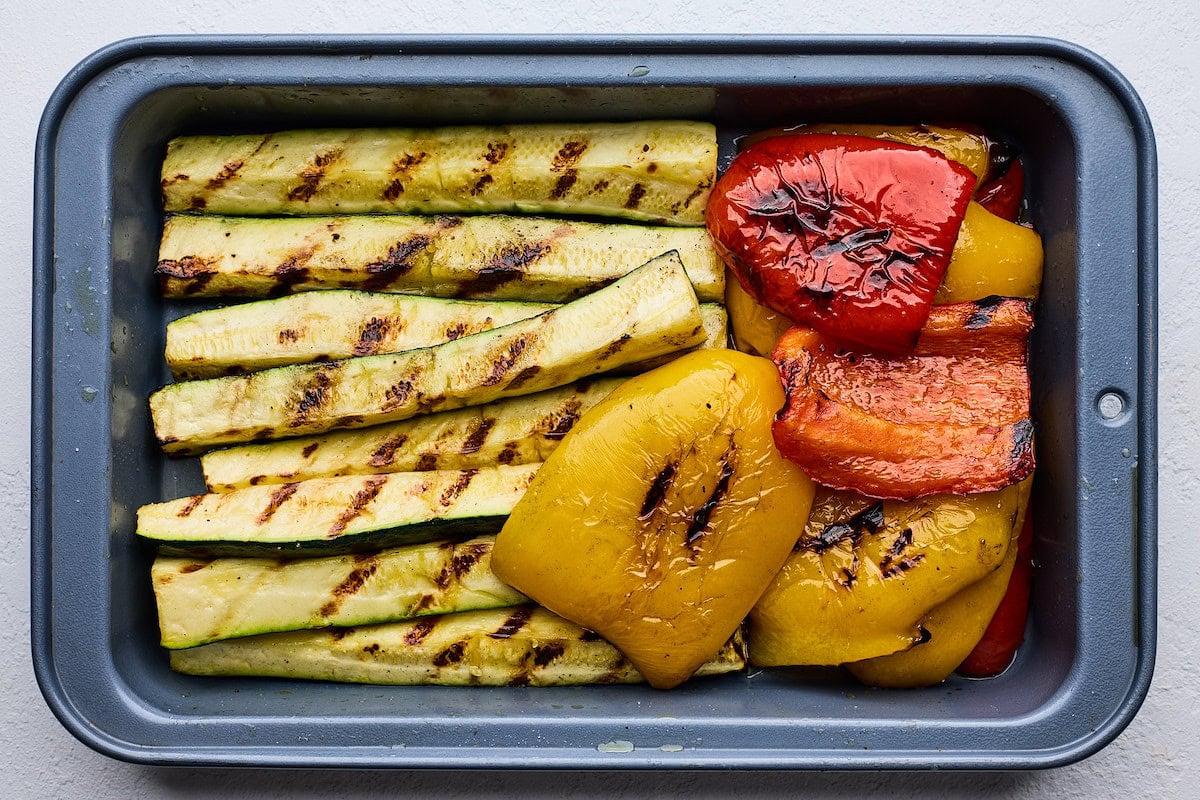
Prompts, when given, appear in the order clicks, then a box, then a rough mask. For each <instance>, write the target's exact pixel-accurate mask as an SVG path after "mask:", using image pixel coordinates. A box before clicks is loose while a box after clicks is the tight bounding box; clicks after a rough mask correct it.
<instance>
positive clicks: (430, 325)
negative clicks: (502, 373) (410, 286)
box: [166, 291, 554, 380]
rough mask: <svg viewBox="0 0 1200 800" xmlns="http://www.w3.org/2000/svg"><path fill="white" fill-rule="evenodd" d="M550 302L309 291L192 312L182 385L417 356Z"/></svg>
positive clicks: (174, 351) (180, 367) (183, 326)
mask: <svg viewBox="0 0 1200 800" xmlns="http://www.w3.org/2000/svg"><path fill="white" fill-rule="evenodd" d="M552 308H554V306H551V305H547V304H546V303H511V302H498V301H490V302H484V301H472V300H442V299H439V298H432V297H417V296H414V295H403V294H380V293H375V292H353V291H328V292H304V293H302V294H296V295H291V296H289V297H280V298H278V299H275V300H261V301H259V302H255V303H240V304H238V305H233V306H227V307H225V308H214V309H212V310H210V311H201V312H199V313H196V314H189V315H188V316H186V317H180V318H179V319H177V320H175V321H173V322H170V323H168V324H167V350H166V358H167V366H169V367H170V368H171V374H172V375H173V376H174V377H175V380H195V379H197V378H218V377H221V376H224V375H241V374H244V373H247V372H258V371H260V370H264V369H270V368H272V367H283V366H287V365H289V364H307V363H311V362H313V361H333V360H336V359H342V358H354V357H357V356H373V355H377V354H379V353H397V352H401V351H403V350H416V349H419V348H422V347H430V346H432V345H435V344H442V343H443V342H449V341H453V340H454V339H460V338H462V337H463V336H470V335H471V334H475V333H479V332H481V331H490V330H492V329H493V328H498V327H501V326H504V325H509V324H511V323H513V322H517V321H519V320H523V319H529V318H530V317H536V316H537V315H538V314H542V313H544V312H546V311H549V310H550V309H552Z"/></svg>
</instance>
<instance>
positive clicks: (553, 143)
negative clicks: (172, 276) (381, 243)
mask: <svg viewBox="0 0 1200 800" xmlns="http://www.w3.org/2000/svg"><path fill="white" fill-rule="evenodd" d="M716 163H717V138H716V128H715V127H714V126H713V125H711V124H710V123H706V122H687V121H643V122H625V123H588V124H579V123H570V124H540V125H504V126H490V127H482V126H472V127H452V128H426V129H411V128H410V129H402V128H392V129H340V130H338V129H334V130H298V131H283V132H280V133H269V134H265V135H263V134H250V135H240V136H184V137H180V138H177V139H173V140H171V141H170V142H169V143H168V145H167V156H166V159H165V161H164V162H163V169H162V182H161V186H162V194H163V204H164V207H165V208H166V210H167V211H194V212H206V213H215V214H244V215H267V214H362V213H379V212H389V211H390V212H396V211H415V212H419V213H437V212H475V213H487V212H495V211H520V212H535V213H537V212H543V213H555V214H597V215H602V216H616V217H624V218H628V219H637V220H651V221H655V222H665V223H671V224H676V225H697V226H698V225H703V224H704V208H705V204H706V202H707V199H708V194H709V191H710V189H711V187H712V184H713V180H714V178H715V176H716Z"/></svg>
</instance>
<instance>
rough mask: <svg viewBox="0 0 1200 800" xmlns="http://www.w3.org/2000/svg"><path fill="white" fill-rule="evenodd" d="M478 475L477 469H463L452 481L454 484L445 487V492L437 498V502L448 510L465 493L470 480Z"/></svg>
mask: <svg viewBox="0 0 1200 800" xmlns="http://www.w3.org/2000/svg"><path fill="white" fill-rule="evenodd" d="M478 474H479V470H477V469H465V470H463V471H462V472H460V473H459V475H458V477H457V478H455V479H454V483H452V484H450V485H449V486H447V487H446V489H445V491H443V492H442V496H441V497H439V498H438V502H439V503H441V504H442V505H443V506H445V507H446V508H449V507H450V505H451V504H452V503H453V502H454V501H455V500H456V499H457V498H458V496H459V495H460V494H462V493H463V492H464V491H466V489H467V487H468V486H470V485H471V480H472V479H473V478H474V477H475V476H476V475H478Z"/></svg>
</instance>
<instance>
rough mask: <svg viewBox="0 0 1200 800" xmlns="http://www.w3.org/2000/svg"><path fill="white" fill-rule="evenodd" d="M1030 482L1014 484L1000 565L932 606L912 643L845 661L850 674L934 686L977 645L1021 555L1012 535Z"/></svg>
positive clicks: (875, 681)
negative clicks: (1013, 511)
mask: <svg viewBox="0 0 1200 800" xmlns="http://www.w3.org/2000/svg"><path fill="white" fill-rule="evenodd" d="M1032 483H1033V481H1032V479H1030V478H1026V479H1025V480H1024V481H1022V482H1021V483H1020V484H1018V488H1017V493H1018V499H1017V502H1018V507H1019V508H1020V511H1018V513H1017V519H1016V522H1015V523H1014V524H1013V528H1012V534H1011V538H1010V543H1009V547H1008V552H1007V553H1006V554H1005V556H1004V561H1003V562H1001V564H1000V566H999V567H998V568H996V569H995V570H993V571H992V572H991V573H989V574H988V575H985V576H984V577H983V578H981V579H980V580H978V581H976V582H975V583H973V584H971V585H970V586H968V587H967V588H965V589H963V590H962V591H961V592H959V593H958V594H956V595H954V596H953V597H951V598H950V599H949V600H947V601H945V602H944V603H941V604H940V605H937V606H935V607H934V608H933V609H931V610H930V611H929V613H928V614H926V615H925V618H924V619H922V620H921V623H920V625H921V628H922V629H924V630H925V632H926V634H925V635H923V636H922V637H921V639H920V640H918V642H917V643H916V644H914V645H913V646H912V647H910V648H909V649H907V650H902V651H900V652H899V653H893V654H892V655H890V656H879V657H878V658H870V659H867V660H866V661H857V662H854V663H851V664H847V665H846V668H847V669H848V670H849V671H850V674H851V675H853V676H854V677H855V678H858V680H860V681H862V682H863V683H865V684H867V685H869V686H882V687H889V688H910V687H916V686H933V685H935V684H938V683H941V682H942V681H944V680H946V679H947V678H948V677H950V676H951V675H952V674H953V673H954V671H955V669H956V668H957V667H958V666H959V664H961V663H962V661H963V659H964V658H965V657H966V656H967V654H968V653H971V652H972V651H973V649H976V645H978V644H982V642H981V639H982V638H983V636H984V631H985V630H987V629H988V627H989V625H988V623H989V622H990V621H991V620H992V618H993V615H994V614H995V613H996V610H997V608H998V607H999V606H1000V605H1001V602H1002V598H1004V597H1005V596H1006V591H1007V588H1008V585H1009V582H1010V579H1011V576H1012V575H1013V572H1014V569H1013V568H1014V566H1015V565H1016V563H1017V561H1018V559H1019V558H1020V557H1021V555H1020V553H1019V547H1018V546H1017V539H1018V536H1019V533H1020V531H1021V530H1022V527H1023V526H1022V523H1023V520H1024V519H1025V518H1026V517H1025V508H1026V507H1027V505H1028V500H1029V490H1030V488H1031V486H1032ZM1005 665H1006V666H1007V662H1005Z"/></svg>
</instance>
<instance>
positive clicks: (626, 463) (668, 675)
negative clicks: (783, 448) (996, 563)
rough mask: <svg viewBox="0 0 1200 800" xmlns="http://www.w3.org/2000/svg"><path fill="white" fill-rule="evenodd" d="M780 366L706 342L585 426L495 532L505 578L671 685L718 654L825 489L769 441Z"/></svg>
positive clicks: (591, 414) (598, 411) (612, 401)
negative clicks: (817, 492) (707, 347)
mask: <svg viewBox="0 0 1200 800" xmlns="http://www.w3.org/2000/svg"><path fill="white" fill-rule="evenodd" d="M782 405H783V389H782V388H781V387H780V385H779V379H778V376H777V374H776V372H775V368H774V366H773V365H772V364H771V362H770V361H768V360H767V359H764V358H756V357H754V356H749V355H746V354H744V353H738V352H734V351H732V350H705V351H700V352H696V353H692V354H690V355H686V356H683V357H682V358H680V359H678V360H676V361H673V362H671V363H670V364H667V365H666V366H664V367H660V368H659V369H656V370H653V371H651V372H648V373H645V374H643V375H640V376H638V377H636V378H632V379H631V380H629V381H628V382H626V383H624V384H622V385H621V386H619V387H618V388H617V389H616V390H614V391H613V393H612V394H611V395H609V396H608V397H607V398H606V399H605V400H604V401H603V402H601V403H600V404H599V405H597V406H595V407H594V408H593V409H591V410H590V411H588V412H587V413H586V414H584V415H583V417H582V418H581V419H580V420H579V421H578V422H576V423H575V425H574V427H572V429H571V431H570V433H568V434H567V436H566V437H565V438H564V439H563V441H562V443H561V444H560V445H559V447H558V448H557V449H556V450H555V451H554V452H553V453H552V454H551V455H550V457H549V458H548V459H547V460H546V462H545V464H544V465H543V466H542V468H541V469H540V470H539V471H538V475H537V478H536V479H535V480H534V482H533V484H532V485H531V486H530V488H529V490H528V491H527V492H526V494H525V496H524V498H523V499H522V500H521V501H520V502H519V503H518V504H517V506H516V508H515V509H514V510H513V513H512V516H511V517H509V519H508V522H507V523H506V524H505V525H504V529H503V530H502V531H501V532H500V534H499V536H498V537H497V539H496V545H495V549H494V551H493V555H492V568H493V569H494V570H495V572H496V574H497V575H498V576H499V577H500V579H501V580H503V581H505V582H506V583H508V584H510V585H512V586H513V587H514V588H516V589H518V590H519V591H521V592H523V593H524V594H526V595H528V596H530V597H532V598H533V599H535V600H536V601H538V602H539V603H541V604H542V605H544V606H546V607H547V608H549V609H550V610H551V611H554V612H555V613H557V614H559V615H560V616H563V617H566V618H567V619H570V620H572V621H573V622H576V623H578V624H580V625H583V626H584V627H586V628H590V629H592V630H594V631H596V632H597V633H599V634H600V635H601V636H603V637H604V638H605V639H607V640H609V641H610V642H612V643H613V644H614V645H616V646H617V647H618V648H619V649H620V650H621V652H622V653H624V654H625V656H626V657H627V658H628V659H629V660H630V661H631V662H633V664H634V665H635V666H636V667H637V669H638V671H639V672H641V673H642V674H643V675H644V676H645V677H646V680H647V681H648V682H649V683H650V684H651V685H653V686H655V687H658V688H670V687H672V686H675V685H676V684H678V683H680V682H682V681H684V680H685V679H687V677H688V676H689V675H691V674H692V672H693V671H694V670H695V669H696V668H697V667H698V666H699V665H700V664H702V663H704V661H706V660H707V659H709V658H710V657H711V656H712V655H713V654H714V653H716V652H717V651H718V650H719V649H720V648H721V646H722V645H723V644H724V642H725V641H726V640H727V639H728V638H729V637H730V635H731V634H732V633H733V632H734V631H735V630H736V629H737V627H738V626H739V625H740V624H741V622H742V620H743V618H744V617H745V616H746V613H747V612H748V611H749V610H750V607H751V606H752V605H753V604H754V601H755V600H757V599H758V597H759V595H760V594H762V592H763V590H764V589H766V587H767V584H768V583H770V581H771V579H772V577H773V576H774V575H775V573H776V572H778V570H779V568H780V566H781V565H782V564H783V562H784V559H786V558H787V556H788V553H789V552H790V551H791V547H792V544H793V542H795V538H796V528H795V525H796V520H797V519H804V518H805V517H806V516H807V515H808V509H809V506H810V504H811V503H812V497H813V492H814V487H813V485H812V483H811V481H809V480H808V478H806V477H805V476H804V473H803V472H801V471H800V470H799V469H798V468H797V467H796V466H795V465H793V464H792V463H790V462H789V461H787V460H786V459H784V458H783V457H782V456H781V455H780V454H779V453H778V451H776V449H775V446H774V444H773V443H772V441H771V420H772V418H773V416H774V414H775V412H776V411H777V410H778V409H779V407H780V406H782Z"/></svg>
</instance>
